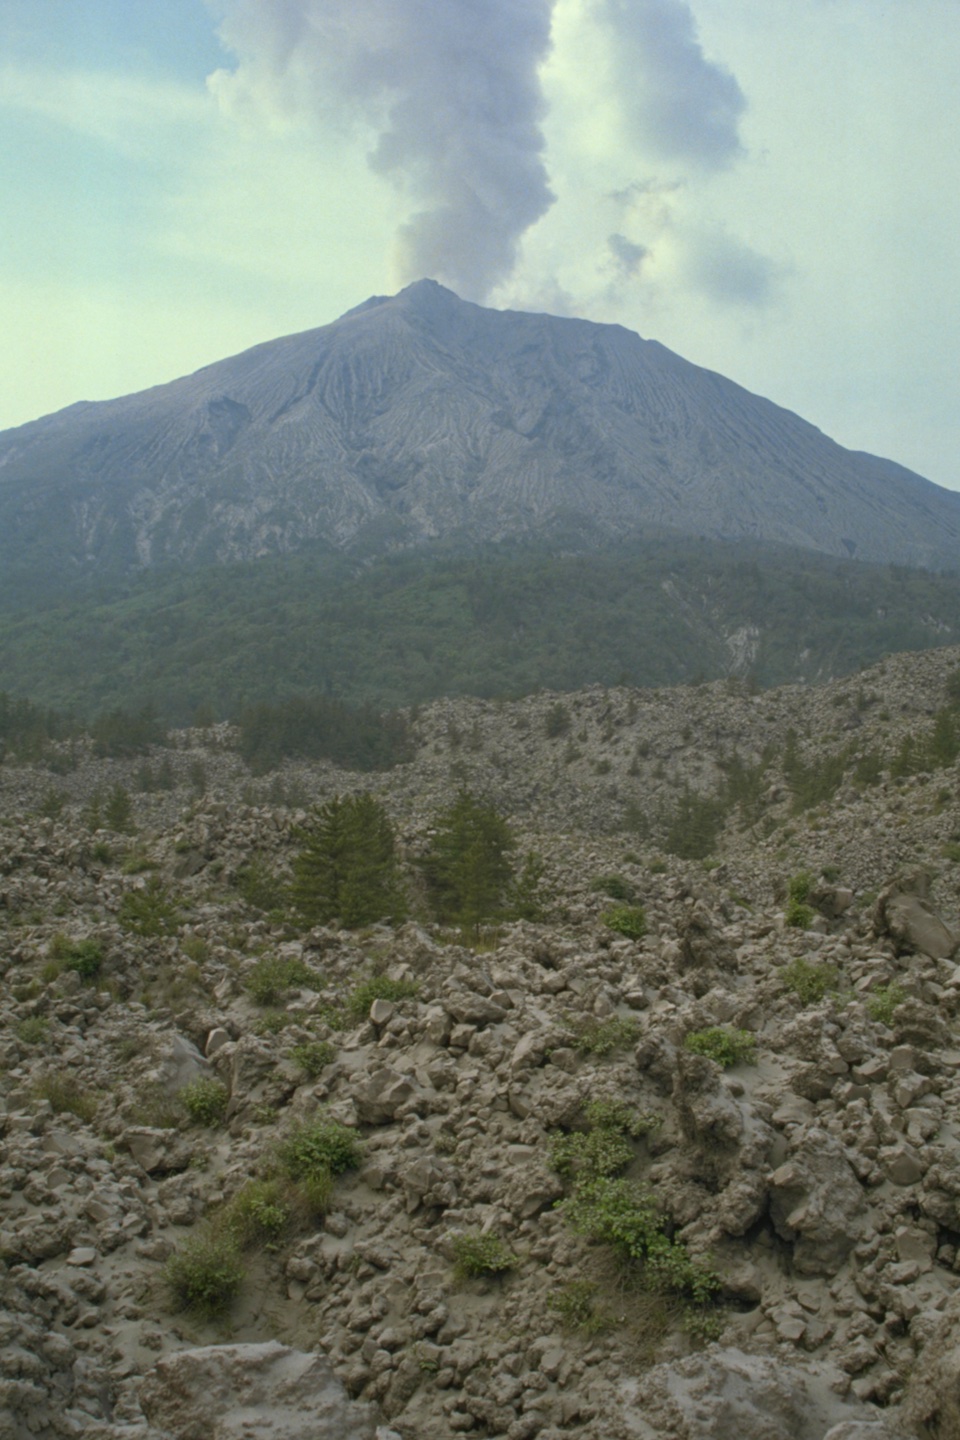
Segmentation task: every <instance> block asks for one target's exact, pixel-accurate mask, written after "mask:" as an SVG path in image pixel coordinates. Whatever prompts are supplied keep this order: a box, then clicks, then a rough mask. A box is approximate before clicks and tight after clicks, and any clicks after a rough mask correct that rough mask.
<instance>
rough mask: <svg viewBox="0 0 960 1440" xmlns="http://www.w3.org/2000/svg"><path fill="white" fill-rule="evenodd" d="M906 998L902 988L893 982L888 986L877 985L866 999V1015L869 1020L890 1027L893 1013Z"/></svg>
mask: <svg viewBox="0 0 960 1440" xmlns="http://www.w3.org/2000/svg"><path fill="white" fill-rule="evenodd" d="M906 998H907V994H906V991H905V990H904V988H903V986H902V985H898V984H897V983H896V981H895V980H892V981H891V982H890V984H889V985H878V986H877V988H876V990H874V991H873V992H872V993H871V995H870V996H869V997H868V999H867V1014H868V1015H869V1016H870V1019H871V1020H877V1021H879V1023H880V1024H882V1025H892V1024H893V1012H894V1011H895V1010H896V1008H897V1006H898V1005H902V1004H903V1002H904V1000H906Z"/></svg>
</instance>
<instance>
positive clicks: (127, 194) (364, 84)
mask: <svg viewBox="0 0 960 1440" xmlns="http://www.w3.org/2000/svg"><path fill="white" fill-rule="evenodd" d="M958 56H960V0H890V3H883V0H82V3H81V0H0V336H2V344H0V428H7V427H9V426H14V425H19V424H22V423H23V422H25V421H27V420H31V419H35V418H37V417H38V416H40V415H44V414H49V413H51V412H53V411H55V410H57V409H60V408H62V407H64V406H66V405H69V404H72V403H74V402H75V401H77V400H99V399H108V398H111V397H113V396H116V395H122V394H128V393H130V392H132V391H135V390H140V389H144V388H146V387H148V386H150V385H155V384H160V383H163V382H165V381H168V380H171V379H174V378H176V377H177V376H179V375H183V374H188V373H190V372H192V371H194V370H196V369H198V368H199V367H200V366H202V365H205V364H208V363H210V362H212V361H215V360H218V359H222V358H224V357H226V356H228V355H232V354H235V353H237V352H238V351H240V350H243V349H245V348H247V347H249V346H251V345H254V344H257V343H259V342H261V341H264V340H269V339H272V338H274V337H276V336H279V335H285V334H290V333H293V332H296V331H300V330H307V329H311V328H313V327H315V326H319V325H324V324H326V323H328V322H329V321H331V320H334V319H335V318H336V317H337V316H338V315H340V314H342V313H343V312H344V311H345V310H347V309H349V308H351V307H352V306H354V305H357V304H359V303H361V302H362V301H363V300H365V299H366V298H367V297H368V296H370V295H377V294H392V293H394V292H395V291H396V290H398V289H399V288H401V287H402V286H403V285H405V284H407V283H409V282H410V281H412V280H415V279H419V278H421V277H422V276H424V275H429V276H432V277H433V278H435V279H437V280H439V281H441V283H443V284H446V285H449V286H450V288H452V289H454V290H456V291H457V292H458V293H459V294H460V295H462V296H463V297H464V298H466V299H471V300H475V301H478V302H480V303H483V304H487V305H492V306H494V307H497V308H513V309H526V310H548V311H550V312H552V313H554V314H561V315H577V316H582V317H585V318H587V319H591V320H597V321H603V322H608V323H617V324H620V325H624V326H626V327H628V328H629V329H631V330H635V331H637V332H639V333H640V334H641V335H643V336H644V337H645V338H647V339H652V340H659V341H660V342H661V343H662V344H664V345H667V346H669V347H670V349H672V350H675V351H677V352H678V353H679V354H681V355H683V356H684V357H685V358H686V359H688V360H691V361H694V362H695V363H697V364H699V365H703V366H706V367H708V368H709V369H712V370H718V371H720V372H721V373H722V374H724V375H726V376H728V377H729V378H730V379H732V380H735V381H737V382H738V383H739V384H741V385H744V386H746V387H747V388H748V389H750V390H753V391H754V392H756V393H758V394H761V395H765V396H767V397H768V398H769V399H771V400H774V401H776V402H777V403H778V404H780V405H783V406H786V407H787V408H788V409H791V410H794V411H796V412H797V413H799V414H800V415H802V416H803V417H804V418H805V419H807V420H809V421H811V422H812V423H813V424H815V425H817V426H819V428H820V429H821V430H823V431H825V432H826V433H827V434H828V435H830V436H832V437H833V438H834V439H835V440H837V441H839V442H840V443H841V444H843V445H846V446H848V447H850V448H851V449H857V450H868V451H871V452H872V453H874V454H878V455H884V456H888V457H889V458H891V459H894V460H897V461H899V462H900V463H901V464H903V465H906V466H908V467H909V468H911V469H913V470H916V471H918V472H919V473H920V474H923V475H925V476H927V477H928V478H929V479H931V480H934V481H936V482H937V483H938V484H941V485H946V486H949V487H951V488H953V489H957V490H960V406H958V405H957V388H958V386H957V377H958V375H960V243H958V237H960V174H958V170H960V162H958V159H957V146H956V137H957V134H958V133H960V86H958V85H957V83H956V65H957V57H958Z"/></svg>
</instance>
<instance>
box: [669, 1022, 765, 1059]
mask: <svg viewBox="0 0 960 1440" xmlns="http://www.w3.org/2000/svg"><path fill="white" fill-rule="evenodd" d="M683 1048H684V1049H685V1050H689V1051H690V1052H691V1053H692V1054H694V1055H706V1057H707V1059H708V1060H715V1061H716V1062H717V1064H718V1065H722V1066H723V1068H724V1069H725V1070H727V1069H729V1067H730V1066H731V1065H736V1064H737V1063H738V1062H739V1061H740V1060H743V1061H745V1062H746V1063H747V1064H748V1065H754V1064H756V1058H757V1053H756V1052H757V1042H756V1039H755V1037H754V1036H753V1035H751V1034H750V1031H749V1030H736V1029H733V1028H732V1027H731V1026H728V1025H712V1026H710V1027H708V1029H706V1030H691V1031H690V1032H689V1033H688V1034H687V1035H686V1036H684V1041H683Z"/></svg>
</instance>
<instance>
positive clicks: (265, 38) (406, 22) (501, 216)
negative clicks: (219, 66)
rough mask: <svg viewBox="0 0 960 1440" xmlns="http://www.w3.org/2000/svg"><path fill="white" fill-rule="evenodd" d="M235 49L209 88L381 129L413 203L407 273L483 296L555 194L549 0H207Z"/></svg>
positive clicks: (403, 261)
mask: <svg viewBox="0 0 960 1440" xmlns="http://www.w3.org/2000/svg"><path fill="white" fill-rule="evenodd" d="M211 3H212V4H213V8H214V10H215V12H216V13H217V14H218V16H219V18H220V22H221V23H220V35H221V38H222V40H223V41H224V43H225V44H226V45H227V46H228V47H229V48H230V49H231V50H232V51H234V53H235V54H236V55H237V56H238V60H239V64H238V68H237V70H235V71H233V72H229V73H224V72H222V71H221V72H218V73H217V75H216V76H214V77H212V78H211V83H212V88H213V89H214V90H215V91H216V92H217V93H218V94H219V95H220V97H221V98H227V99H229V100H231V101H233V102H237V101H240V102H241V103H242V102H244V101H250V100H253V101H255V102H257V101H262V100H263V99H264V97H267V98H268V101H269V103H270V105H271V106H273V107H274V108H279V109H280V110H281V111H283V110H285V111H286V112H287V113H288V114H291V113H294V114H296V113H300V114H302V113H304V112H305V113H307V114H308V115H310V116H311V117H312V118H313V119H315V120H317V121H319V122H320V123H321V124H323V125H324V126H326V125H329V123H330V122H331V121H332V120H333V119H338V120H339V121H340V122H342V121H343V120H344V118H345V117H347V116H349V117H351V118H352V119H353V120H354V121H355V122H357V123H359V124H362V125H365V126H367V127H370V129H371V130H372V133H373V134H374V135H375V136H376V140H375V143H374V145H373V149H372V151H371V153H370V157H369V158H370V164H371V165H372V166H373V168H374V169H375V170H376V171H378V172H379V173H381V174H383V175H386V176H388V177H390V178H391V179H392V180H393V181H394V182H395V183H396V184H397V185H398V187H399V188H400V190H401V191H402V192H403V194H404V196H405V197H406V198H407V199H408V201H409V203H410V206H411V209H412V210H413V213H412V215H411V216H410V218H409V219H408V220H407V222H406V223H405V224H404V225H403V226H402V227H401V228H400V231H399V234H398V253H399V268H400V272H401V273H400V276H399V279H400V280H401V281H404V282H405V281H408V280H413V279H417V278H419V277H421V276H424V275H429V276H433V277H435V278H436V279H438V280H441V281H443V282H444V283H446V284H448V285H450V286H451V287H452V288H453V289H454V290H456V291H457V292H458V293H459V294H461V295H463V296H464V297H465V298H468V299H473V300H484V299H485V298H486V297H487V295H488V294H489V292H490V291H491V289H493V287H494V286H495V285H497V284H498V283H500V282H501V281H503V280H505V279H506V278H508V277H509V275H510V273H511V271H512V269H513V267H514V264H515V261H516V256H517V248H518V245H519V242H520V239H521V237H522V235H523V234H524V232H525V231H526V230H527V229H528V228H529V227H530V226H531V225H533V224H534V223H535V222H536V221H537V220H538V219H539V218H540V217H541V216H542V215H543V214H545V213H546V211H547V210H548V209H549V207H550V205H551V204H552V203H553V200H554V196H553V194H552V192H551V190H550V187H549V184H548V177H547V171H546V167H545V165H544V162H543V149H544V138H543V134H542V131H541V128H540V124H541V120H542V118H543V113H544V108H545V106H544V100H543V95H542V92H541V87H540V79H539V73H538V72H539V65H540V62H541V61H542V60H543V59H544V58H545V56H546V54H547V52H548V50H549V46H550V20H551V13H552V9H553V4H554V0H470V3H468V4H455V3H452V0H211Z"/></svg>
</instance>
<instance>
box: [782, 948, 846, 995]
mask: <svg viewBox="0 0 960 1440" xmlns="http://www.w3.org/2000/svg"><path fill="white" fill-rule="evenodd" d="M780 978H781V980H782V981H783V983H784V985H785V986H786V987H787V989H788V990H791V991H792V992H793V994H794V995H796V996H797V998H798V1000H800V1001H801V1002H802V1003H803V1004H804V1005H814V1004H816V1003H817V1002H818V1001H820V1000H822V999H823V998H824V996H825V995H828V994H830V993H831V992H832V991H835V990H836V989H837V987H838V986H839V983H840V972H839V970H838V969H837V967H836V965H830V964H827V963H826V962H824V963H822V964H815V963H814V962H813V961H810V960H803V959H797V960H792V961H791V962H790V964H789V965H785V966H784V967H783V969H782V970H781V971H780Z"/></svg>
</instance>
